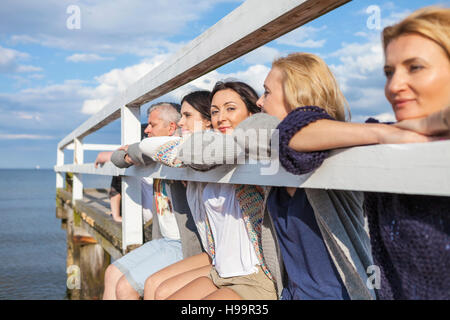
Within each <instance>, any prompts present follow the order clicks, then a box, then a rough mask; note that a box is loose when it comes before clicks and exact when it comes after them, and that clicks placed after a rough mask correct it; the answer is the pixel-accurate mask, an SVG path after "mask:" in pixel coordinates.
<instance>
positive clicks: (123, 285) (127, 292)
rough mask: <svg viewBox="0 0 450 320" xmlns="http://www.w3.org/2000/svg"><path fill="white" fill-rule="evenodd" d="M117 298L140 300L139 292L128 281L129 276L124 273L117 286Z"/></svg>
mask: <svg viewBox="0 0 450 320" xmlns="http://www.w3.org/2000/svg"><path fill="white" fill-rule="evenodd" d="M116 297H117V300H139V298H140V296H139V293H138V292H137V291H136V290H135V289H134V288H133V287H132V286H131V284H130V283H129V282H128V280H127V277H125V275H123V276H122V277H121V278H120V279H119V282H118V283H117V286H116Z"/></svg>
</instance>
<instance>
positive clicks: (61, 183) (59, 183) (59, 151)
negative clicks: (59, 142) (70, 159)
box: [56, 148, 64, 189]
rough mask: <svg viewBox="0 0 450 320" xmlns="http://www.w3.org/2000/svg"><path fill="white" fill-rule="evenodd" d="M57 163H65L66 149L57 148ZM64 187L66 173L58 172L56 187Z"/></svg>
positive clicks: (58, 164)
mask: <svg viewBox="0 0 450 320" xmlns="http://www.w3.org/2000/svg"><path fill="white" fill-rule="evenodd" d="M56 165H57V166H63V165H64V150H62V149H59V148H57V149H56ZM62 188H64V175H63V173H62V172H56V189H62Z"/></svg>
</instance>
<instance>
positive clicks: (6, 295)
mask: <svg viewBox="0 0 450 320" xmlns="http://www.w3.org/2000/svg"><path fill="white" fill-rule="evenodd" d="M110 181H111V178H110V177H108V176H97V175H83V183H84V185H85V187H87V188H94V187H98V188H108V187H109V184H110ZM55 186H56V175H55V172H54V171H53V170H51V169H49V170H44V169H40V170H35V169H30V170H26V169H25V170H24V169H17V170H16V169H0V299H3V300H5V299H16V300H23V299H51V300H59V299H65V298H66V231H65V230H63V229H61V220H60V219H57V218H56V200H55V197H56V189H55Z"/></svg>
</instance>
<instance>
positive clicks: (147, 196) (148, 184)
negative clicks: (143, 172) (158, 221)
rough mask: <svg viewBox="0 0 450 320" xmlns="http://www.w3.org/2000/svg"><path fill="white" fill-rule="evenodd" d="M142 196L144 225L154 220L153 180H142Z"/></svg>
mask: <svg viewBox="0 0 450 320" xmlns="http://www.w3.org/2000/svg"><path fill="white" fill-rule="evenodd" d="M141 190H142V191H141V194H142V218H143V220H144V224H146V223H147V222H148V221H150V219H151V218H153V212H152V210H153V179H152V178H142V180H141Z"/></svg>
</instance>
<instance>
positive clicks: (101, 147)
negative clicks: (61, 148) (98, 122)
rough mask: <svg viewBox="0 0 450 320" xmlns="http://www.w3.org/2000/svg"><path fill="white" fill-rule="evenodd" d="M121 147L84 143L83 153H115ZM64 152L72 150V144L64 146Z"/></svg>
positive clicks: (117, 145)
mask: <svg viewBox="0 0 450 320" xmlns="http://www.w3.org/2000/svg"><path fill="white" fill-rule="evenodd" d="M120 147H121V145H120V144H89V143H84V144H83V150H84V151H87V150H88V151H115V150H117V149H119V148H120ZM65 149H66V150H74V149H75V147H74V144H73V143H71V144H69V145H67V146H66V148H65Z"/></svg>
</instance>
